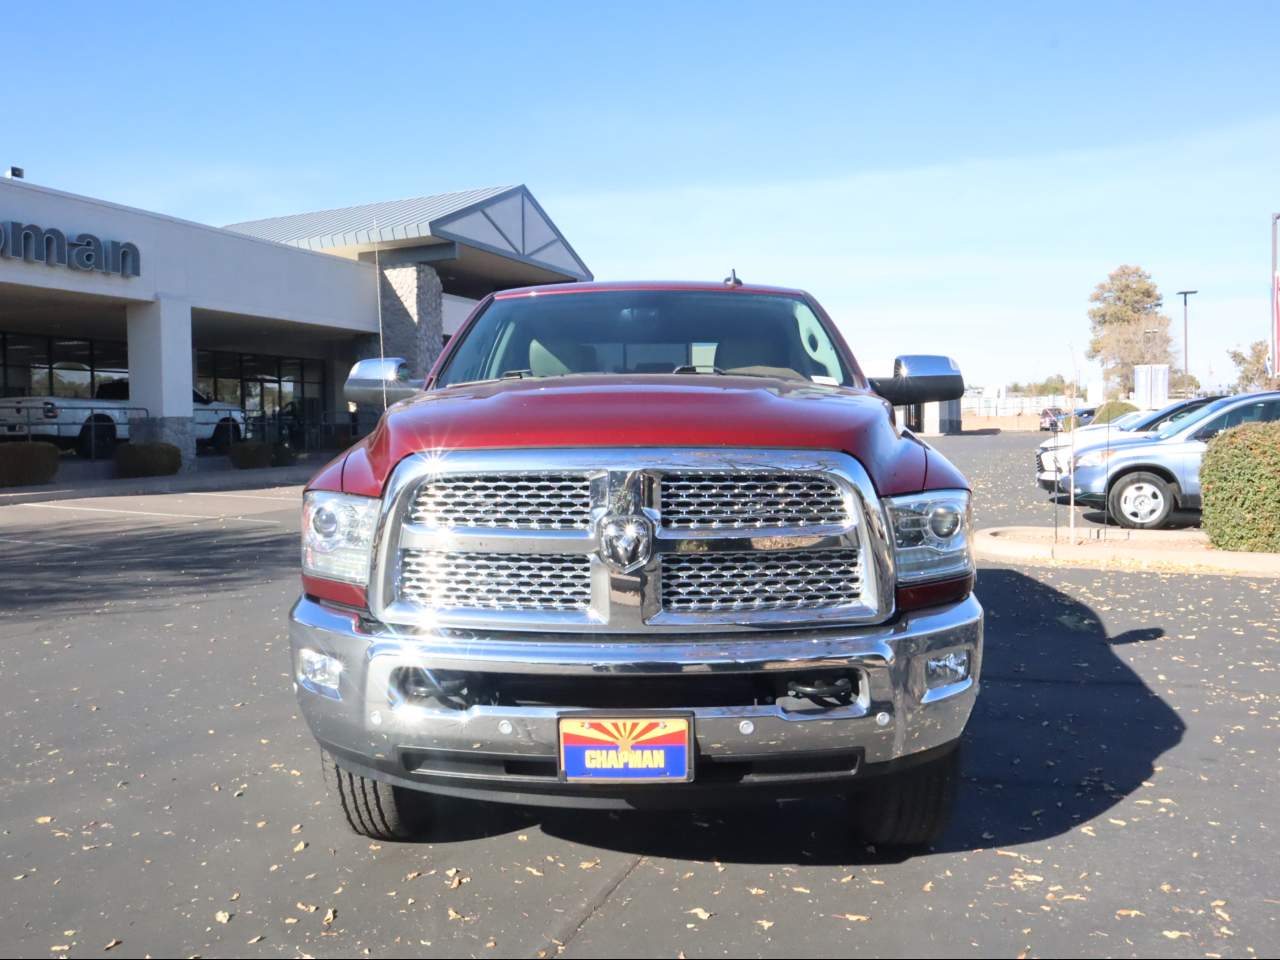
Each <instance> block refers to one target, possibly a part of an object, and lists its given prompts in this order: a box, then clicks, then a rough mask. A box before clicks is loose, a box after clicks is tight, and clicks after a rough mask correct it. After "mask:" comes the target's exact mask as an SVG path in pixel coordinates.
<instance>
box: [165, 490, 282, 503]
mask: <svg viewBox="0 0 1280 960" xmlns="http://www.w3.org/2000/svg"><path fill="white" fill-rule="evenodd" d="M188 496H192V497H236V498H238V499H240V500H266V501H269V502H270V503H293V502H294V501H296V500H298V499H299V498H298V496H297V495H296V494H294V495H291V496H288V497H266V496H261V495H259V494H256V493H205V492H203V491H200V492H197V491H192V492H191V493H190V494H188Z"/></svg>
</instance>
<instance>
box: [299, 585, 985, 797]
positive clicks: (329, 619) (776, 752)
mask: <svg viewBox="0 0 1280 960" xmlns="http://www.w3.org/2000/svg"><path fill="white" fill-rule="evenodd" d="M982 631H983V612H982V607H981V605H980V604H979V603H978V601H977V600H976V599H974V598H973V597H969V598H967V599H965V600H962V601H960V602H958V603H955V604H951V605H947V606H943V607H936V608H933V609H930V610H924V611H918V612H915V613H911V614H904V615H902V616H899V617H898V618H897V619H896V620H895V621H894V622H892V623H888V624H882V625H878V626H871V627H856V628H843V629H841V628H837V629H830V628H828V629H823V630H803V631H799V630H797V631H787V632H775V631H770V632H755V633H744V634H737V635H732V636H729V635H722V634H721V635H707V636H699V637H697V638H696V639H685V638H678V639H676V638H672V639H667V638H662V639H655V638H644V639H638V638H634V639H633V638H624V637H610V636H582V635H575V636H554V635H551V636H548V635H543V636H541V637H539V636H530V635H529V634H524V635H513V634H494V635H489V634H480V633H478V632H475V631H468V632H465V633H463V632H459V631H452V635H450V632H449V631H443V630H441V631H437V632H418V633H406V632H404V631H401V630H396V629H394V628H391V627H389V626H387V625H385V624H380V623H376V622H371V621H369V620H368V619H364V618H362V617H361V616H360V615H359V614H357V613H356V612H354V611H350V610H344V609H340V608H336V607H332V606H328V605H326V604H322V603H319V602H317V601H314V600H311V599H309V598H306V597H304V598H303V599H301V600H299V601H298V603H297V604H296V605H295V606H294V608H293V611H292V613H291V615H290V623H289V635H290V641H291V646H292V652H293V667H294V677H295V683H296V686H297V690H298V699H299V703H300V704H301V707H302V712H303V715H304V716H305V717H306V720H307V723H308V725H309V726H310V728H311V730H312V732H313V733H314V734H315V737H316V739H317V740H318V741H319V742H320V745H321V746H322V747H323V748H324V749H326V750H328V751H329V752H331V753H333V754H334V755H335V756H336V757H337V758H338V759H339V760H340V762H341V763H342V764H343V765H344V766H346V767H348V768H350V769H352V770H353V771H354V772H357V773H361V774H363V775H365V776H370V777H374V778H376V779H379V780H383V781H386V782H390V783H393V784H396V785H399V786H406V787H413V788H417V789H422V790H429V791H433V792H439V793H446V794H453V795H456V796H465V797H480V798H484V799H499V800H508V801H512V802H519V803H548V804H554V805H587V806H642V805H645V804H646V803H649V802H653V801H655V800H657V798H658V797H660V796H665V798H666V800H667V801H668V802H672V801H674V802H680V803H684V802H688V801H690V800H692V799H693V798H694V797H695V796H696V795H698V794H706V795H708V796H711V795H717V796H719V795H723V794H724V793H726V792H731V793H733V794H734V795H735V796H739V795H744V794H751V795H755V794H757V793H759V792H767V793H770V794H773V795H782V796H786V795H800V794H801V793H804V792H808V790H810V789H813V788H819V789H826V790H831V789H834V787H833V783H836V784H840V783H843V784H845V785H848V784H849V783H850V782H851V781H855V780H858V779H861V778H862V777H865V776H869V775H872V774H874V773H877V772H883V771H885V770H888V769H891V768H893V767H894V766H895V765H898V764H902V763H908V762H910V761H911V759H912V758H916V757H927V756H929V755H932V753H933V752H936V751H939V750H941V749H945V748H946V747H948V746H949V745H951V744H953V743H954V742H955V741H956V740H957V739H958V738H959V737H960V734H961V732H962V731H963V730H964V726H965V723H966V722H967V721H968V718H969V713H970V711H971V710H972V708H973V703H974V700H975V698H976V696H977V693H978V679H979V674H980V671H981V658H982ZM302 650H311V651H316V652H319V653H322V654H325V655H327V656H331V657H334V658H336V659H338V660H339V661H341V663H342V664H343V669H342V672H341V674H340V676H339V680H338V683H337V686H336V687H320V686H316V685H315V684H314V683H312V682H310V681H308V680H305V679H302V677H303V671H302V669H301V662H300V651H302ZM952 650H955V651H962V650H963V651H967V652H968V654H969V665H970V668H969V671H970V672H969V676H968V677H967V678H965V679H964V680H961V681H959V682H957V683H952V684H949V685H947V686H941V687H935V688H933V689H929V688H928V687H927V684H926V680H925V661H926V659H927V657H926V655H933V656H936V655H938V654H939V653H945V652H949V651H952ZM406 670H419V671H425V672H426V673H427V675H428V676H431V677H437V676H439V677H444V676H455V675H459V674H463V673H465V674H468V675H471V676H475V675H481V676H488V675H495V676H500V677H515V678H518V679H519V685H520V686H521V687H527V686H528V685H530V684H532V685H533V686H534V687H535V688H536V686H537V684H538V683H540V682H543V683H547V684H548V685H550V686H555V685H557V684H561V683H562V682H567V683H570V684H572V683H586V684H589V685H590V686H591V688H592V689H594V690H597V691H598V690H599V689H600V688H601V687H603V686H604V685H607V684H610V683H616V684H618V685H619V686H618V689H619V690H622V689H625V690H626V696H627V697H628V698H630V699H626V700H625V701H620V702H617V703H615V704H614V706H615V707H617V708H619V709H622V708H625V709H627V710H634V712H635V713H644V712H646V711H649V712H667V713H671V712H684V713H691V714H692V715H693V728H694V738H695V741H696V743H695V756H696V760H695V777H694V781H693V782H692V783H688V784H664V785H659V786H653V785H646V786H631V787H614V786H597V785H589V786H586V787H584V786H582V785H580V784H568V783H564V782H562V781H561V780H560V778H559V776H558V773H557V769H556V768H557V752H558V743H557V729H558V726H557V717H558V716H559V715H560V714H561V713H562V712H564V711H565V710H566V709H572V708H574V707H580V706H582V704H576V703H563V704H561V703H554V702H553V703H536V702H521V703H517V704H514V705H504V704H501V703H500V704H497V705H494V704H491V703H459V702H456V701H454V700H451V699H450V698H449V697H446V696H443V695H440V696H437V695H428V696H426V697H418V698H410V697H407V696H406V695H405V690H404V686H403V683H402V682H401V678H403V677H404V676H405V675H406V674H405V671H406ZM815 671H821V672H830V671H845V672H847V673H848V674H849V675H852V676H855V677H856V678H857V691H858V692H857V696H856V697H855V698H853V699H852V700H851V701H850V702H849V703H846V704H844V705H840V706H834V707H831V708H829V709H820V708H816V707H814V705H813V704H811V703H809V702H807V701H806V702H804V703H803V705H800V704H797V703H796V701H794V700H790V699H786V700H782V701H777V702H768V703H755V704H751V703H747V704H743V703H729V704H727V705H721V706H717V705H710V706H708V705H706V704H708V703H711V704H715V703H716V702H717V701H716V699H715V698H716V695H717V693H718V691H719V690H721V689H722V688H727V687H728V686H731V685H733V684H735V683H737V682H738V681H742V680H748V679H761V678H768V679H770V680H772V679H773V678H775V677H777V676H780V675H786V674H791V675H794V676H808V675H812V674H813V673H814V672H815ZM744 675H746V676H745V677H744ZM702 678H705V686H703V685H702V684H703V679H702ZM664 681H672V682H678V683H681V684H684V687H683V689H685V690H689V689H693V690H696V691H698V693H697V696H696V699H697V701H698V705H689V706H686V707H684V708H683V709H682V708H681V707H679V706H677V705H675V704H672V703H670V702H665V701H664V702H663V703H662V704H661V707H660V708H659V705H658V704H657V703H648V702H646V701H645V699H644V696H645V694H644V691H645V690H646V688H647V685H651V687H652V689H655V690H656V689H657V687H658V686H659V685H662V684H663V683H664ZM718 681H719V682H718ZM712 685H715V686H714V687H713V686H712ZM637 691H639V693H637ZM713 691H714V692H713ZM637 697H639V699H635V698H637ZM744 721H750V723H744ZM744 788H747V789H746V790H744Z"/></svg>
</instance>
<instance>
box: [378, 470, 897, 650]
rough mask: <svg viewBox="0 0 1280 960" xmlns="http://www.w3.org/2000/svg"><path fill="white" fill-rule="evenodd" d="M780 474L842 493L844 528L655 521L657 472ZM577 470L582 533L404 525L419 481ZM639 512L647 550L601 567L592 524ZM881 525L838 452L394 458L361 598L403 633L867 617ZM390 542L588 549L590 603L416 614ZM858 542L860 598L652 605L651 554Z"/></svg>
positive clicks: (882, 546)
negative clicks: (797, 605) (676, 525)
mask: <svg viewBox="0 0 1280 960" xmlns="http://www.w3.org/2000/svg"><path fill="white" fill-rule="evenodd" d="M700 471H701V472H707V473H715V474H724V473H727V472H756V473H760V472H785V473H795V474H798V475H807V476H810V477H812V476H813V475H822V476H825V477H827V478H829V479H830V480H832V482H834V483H835V484H836V485H837V486H838V487H839V489H840V491H841V494H842V496H843V497H844V498H845V502H846V505H847V510H848V515H849V520H848V522H847V523H846V524H844V525H835V524H825V525H821V526H817V525H813V526H809V525H804V526H795V527H769V528H760V529H744V528H740V527H725V528H719V529H698V530H683V529H671V528H664V527H663V526H662V522H661V512H660V510H659V509H658V483H659V481H660V479H661V477H662V476H663V475H664V474H666V473H668V472H671V473H677V472H678V473H681V474H686V475H687V474H690V473H697V472H700ZM472 473H474V474H497V473H503V474H511V475H516V476H518V475H530V476H535V475H543V476H545V475H548V474H557V475H563V474H580V475H584V476H586V477H588V478H589V481H590V488H591V504H592V505H591V513H590V524H589V527H588V529H587V530H531V529H514V528H489V527H486V528H483V529H454V528H436V527H428V526H425V525H422V524H414V523H411V522H409V517H410V514H411V511H412V509H413V505H414V502H415V500H416V496H417V491H418V487H419V485H420V484H421V483H422V482H423V481H424V480H426V479H428V478H431V477H434V476H448V475H451V474H472ZM608 514H615V515H620V516H627V515H641V516H644V517H645V518H647V519H648V520H649V521H650V522H651V523H652V526H653V552H652V556H651V557H650V558H649V561H648V562H647V563H646V564H645V565H644V566H643V567H642V568H640V569H638V570H634V571H631V572H629V573H623V572H618V571H614V570H610V569H609V568H608V567H607V566H606V565H605V563H604V562H603V561H602V560H601V559H600V558H599V555H598V550H599V546H600V544H599V521H600V519H601V518H602V517H604V516H606V515H608ZM886 530H887V520H886V517H885V515H884V512H883V507H882V505H881V502H880V499H879V497H878V496H877V495H876V492H875V488H874V486H873V485H872V483H871V480H870V478H869V477H868V476H867V473H866V471H865V470H864V469H863V468H862V466H861V464H859V463H858V462H857V460H855V459H854V458H852V457H850V456H848V455H847V454H843V453H838V452H829V451H813V450H775V449H735V448H726V449H684V448H634V447H618V448H582V449H576V448H568V449H534V450H457V451H448V452H423V453H418V454H414V455H411V456H409V457H407V458H405V459H404V460H403V461H401V462H400V464H399V465H397V467H396V468H395V470H394V471H393V472H392V475H391V478H390V480H389V481H388V483H387V488H386V492H385V493H384V495H383V499H382V505H381V516H380V518H379V524H378V531H377V534H376V538H375V543H374V563H373V569H372V573H371V577H370V584H369V605H370V610H371V612H372V614H373V616H374V617H375V618H377V619H378V620H380V621H382V622H384V623H387V624H394V625H396V626H398V627H403V628H437V627H464V628H465V627H472V628H479V627H487V628H492V629H511V630H535V631H556V632H559V631H562V632H568V633H586V632H590V633H604V632H607V633H641V632H643V633H655V632H656V633H679V632H687V631H688V630H689V629H691V628H692V629H696V630H697V631H699V632H702V631H706V632H712V631H720V632H724V631H733V630H741V629H743V628H750V629H778V628H783V627H794V626H797V625H805V624H814V625H818V624H843V623H847V624H856V623H874V622H880V621H883V620H885V619H887V618H889V617H890V616H891V615H892V613H893V603H894V589H893V585H894V582H895V576H894V558H893V551H892V549H891V547H890V544H889V540H888V537H887V535H886ZM401 548H411V549H434V550H444V551H451V552H452V551H470V552H490V553H575V554H584V553H585V554H591V581H592V590H591V603H590V606H589V608H588V609H587V610H586V611H585V612H582V611H574V612H569V611H564V612H545V611H544V612H539V611H493V610H465V609H449V610H427V609H424V608H422V607H420V606H418V605H416V604H413V603H409V602H406V601H403V600H401V599H399V585H398V582H397V580H398V576H399V566H400V565H399V551H400V549H401ZM849 548H853V549H857V550H858V552H859V557H860V562H861V564H862V593H861V596H860V599H859V602H858V603H856V604H850V605H848V606H842V607H828V608H817V609H799V610H767V611H735V612H723V611H716V612H700V613H672V612H670V611H664V610H663V609H662V599H661V589H660V583H661V558H662V556H663V555H664V554H669V553H701V552H709V551H741V552H754V551H786V550H815V551H821V550H829V549H849Z"/></svg>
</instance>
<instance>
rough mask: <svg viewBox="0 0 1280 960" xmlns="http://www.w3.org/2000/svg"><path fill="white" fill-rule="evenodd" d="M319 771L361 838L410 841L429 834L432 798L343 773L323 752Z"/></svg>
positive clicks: (349, 823) (321, 752)
mask: <svg viewBox="0 0 1280 960" xmlns="http://www.w3.org/2000/svg"><path fill="white" fill-rule="evenodd" d="M320 769H321V772H322V773H323V774H324V781H325V785H326V786H327V787H328V788H329V792H330V793H331V794H332V796H333V797H334V799H335V800H337V802H338V806H339V808H340V809H341V810H342V815H343V816H344V817H345V818H346V820H347V825H348V826H350V827H351V829H352V830H354V831H355V832H356V833H358V834H360V835H361V836H362V837H369V838H370V839H373V840H399V841H408V840H416V839H418V838H419V837H421V836H422V835H423V834H424V833H426V830H427V827H428V826H429V825H430V822H431V814H430V798H429V797H427V796H425V795H424V794H421V793H418V792H417V791H416V790H406V789H404V788H403V787H393V786H391V785H390V784H386V783H382V782H381V781H379V780H370V779H369V778H368V777H362V776H360V775H359V774H358V773H351V772H349V771H347V770H344V769H343V768H342V767H340V766H338V764H337V762H336V761H335V760H334V759H333V757H332V756H330V755H329V754H328V753H327V752H326V751H323V750H322V751H320Z"/></svg>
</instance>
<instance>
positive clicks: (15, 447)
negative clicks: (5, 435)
mask: <svg viewBox="0 0 1280 960" xmlns="http://www.w3.org/2000/svg"><path fill="white" fill-rule="evenodd" d="M61 453H62V452H61V451H60V450H59V449H58V448H57V447H55V446H54V445H53V444H52V443H42V442H40V441H35V440H33V441H31V442H30V443H16V442H15V443H5V444H2V445H0V487H30V486H33V485H35V484H37V483H48V482H49V481H50V480H52V479H53V478H54V475H55V474H57V472H58V458H59V456H61Z"/></svg>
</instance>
